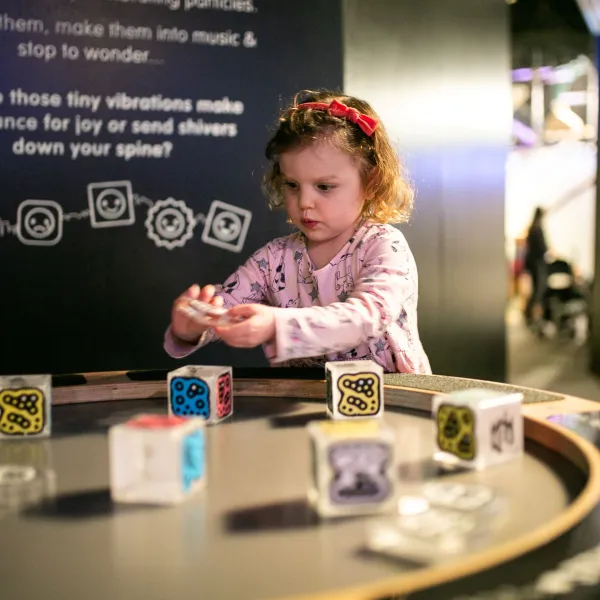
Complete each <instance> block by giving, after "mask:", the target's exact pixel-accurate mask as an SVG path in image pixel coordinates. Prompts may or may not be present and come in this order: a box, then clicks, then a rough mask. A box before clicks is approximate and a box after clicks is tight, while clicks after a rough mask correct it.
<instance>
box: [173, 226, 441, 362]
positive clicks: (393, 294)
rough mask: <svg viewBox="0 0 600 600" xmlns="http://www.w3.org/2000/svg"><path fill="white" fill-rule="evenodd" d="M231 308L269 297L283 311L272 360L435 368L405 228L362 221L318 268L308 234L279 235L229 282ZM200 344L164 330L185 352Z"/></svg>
mask: <svg viewBox="0 0 600 600" xmlns="http://www.w3.org/2000/svg"><path fill="white" fill-rule="evenodd" d="M217 290H218V291H217V294H218V295H220V296H222V298H223V300H224V305H225V307H231V306H234V305H236V304H242V303H246V304H247V303H262V304H266V305H269V306H274V307H279V308H281V309H285V310H278V311H276V313H275V315H276V317H275V319H276V336H275V339H274V340H272V341H271V342H268V343H267V344H265V345H264V351H265V355H266V357H267V359H268V360H269V361H270V363H271V365H273V366H305V367H316V366H323V365H324V363H325V362H326V361H332V360H337V361H339V360H360V359H371V360H374V361H375V362H377V363H379V364H380V365H382V366H383V368H384V370H385V371H387V372H401V373H431V367H430V365H429V360H428V358H427V355H426V354H425V351H424V350H423V346H422V344H421V340H420V339H419V331H418V326H417V302H418V274H417V266H416V264H415V260H414V257H413V255H412V252H411V250H410V248H409V246H408V243H407V241H406V239H405V237H404V235H403V234H402V233H401V232H400V231H399V230H398V229H396V228H395V227H392V226H391V225H379V224H373V223H369V222H366V223H363V224H361V225H360V226H359V227H358V229H357V230H356V232H355V234H354V235H353V237H352V238H351V239H350V240H349V241H348V242H347V244H346V245H345V246H344V247H343V248H342V250H341V251H340V252H339V253H338V255H337V256H336V257H335V258H333V259H332V260H331V262H330V263H329V264H328V265H326V266H325V267H323V268H321V269H315V267H314V266H313V264H312V262H311V259H310V257H309V255H308V252H307V250H306V246H305V243H304V236H303V234H301V233H294V234H291V235H288V236H285V237H281V238H277V239H275V240H273V241H272V242H270V243H269V244H267V245H266V246H264V247H263V248H261V249H260V250H258V251H257V252H255V253H254V254H253V255H252V256H251V257H250V258H249V259H248V261H247V262H246V263H245V264H244V265H242V266H241V267H240V268H239V269H237V271H235V272H234V273H233V274H232V275H231V276H230V277H229V278H228V279H227V280H226V281H225V283H224V284H223V285H221V286H217ZM216 339H217V336H216V334H215V333H214V331H213V330H208V331H206V332H205V333H204V335H203V336H202V337H201V339H200V340H199V342H198V343H197V344H195V345H194V344H186V343H185V342H183V341H182V340H179V339H177V338H175V337H174V336H173V335H172V333H171V331H170V328H169V329H167V332H166V334H165V350H166V351H167V352H168V353H169V354H170V355H171V356H173V357H175V358H183V357H185V356H188V355H189V354H191V353H192V352H194V351H195V350H196V349H197V348H200V347H202V346H204V345H206V344H207V343H209V342H211V341H214V340H216Z"/></svg>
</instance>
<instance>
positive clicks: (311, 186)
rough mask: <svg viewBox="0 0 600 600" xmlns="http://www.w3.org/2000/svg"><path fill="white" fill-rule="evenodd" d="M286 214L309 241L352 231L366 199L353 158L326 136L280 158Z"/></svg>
mask: <svg viewBox="0 0 600 600" xmlns="http://www.w3.org/2000/svg"><path fill="white" fill-rule="evenodd" d="M279 166H280V169H281V176H282V178H283V182H284V185H283V195H284V199H285V208H286V210H287V213H288V216H289V217H290V219H291V221H292V222H293V223H294V225H295V226H296V227H298V229H300V231H302V232H303V233H304V234H305V235H306V237H307V238H308V240H309V242H312V243H313V244H314V243H321V242H327V241H330V240H333V239H338V238H340V237H341V236H344V235H346V234H347V235H348V236H350V235H352V233H353V231H354V227H355V225H356V222H357V220H358V218H359V217H360V214H361V210H362V207H363V205H364V202H365V190H364V186H363V183H362V180H361V176H360V171H359V169H358V167H357V166H356V164H355V163H354V161H353V160H352V158H351V157H350V156H349V155H348V154H346V153H345V152H342V151H341V150H339V149H338V148H336V147H335V146H334V145H333V144H332V143H331V142H329V141H327V140H326V139H317V140H316V141H315V142H313V143H312V144H310V145H309V146H305V147H302V148H298V149H296V150H290V151H288V152H284V153H283V154H282V155H281V157H280V160H279Z"/></svg>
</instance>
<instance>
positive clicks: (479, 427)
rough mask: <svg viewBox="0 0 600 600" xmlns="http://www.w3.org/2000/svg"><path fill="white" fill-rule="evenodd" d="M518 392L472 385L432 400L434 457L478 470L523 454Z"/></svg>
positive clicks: (444, 461)
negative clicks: (478, 387)
mask: <svg viewBox="0 0 600 600" xmlns="http://www.w3.org/2000/svg"><path fill="white" fill-rule="evenodd" d="M522 398H523V396H522V394H521V393H514V392H513V391H512V390H507V392H503V391H499V390H491V389H477V388H471V389H466V390H460V391H456V392H452V393H450V394H444V395H441V394H440V395H438V396H436V397H435V398H434V400H433V418H434V424H435V446H436V452H435V454H434V458H435V459H436V460H437V461H439V462H442V463H450V464H452V465H458V466H462V467H467V468H471V469H476V470H481V469H485V468H487V467H490V466H492V465H495V464H499V463H503V462H506V461H508V460H512V459H514V458H518V457H519V456H521V454H522V453H523V441H524V436H523V417H522V416H521V401H522Z"/></svg>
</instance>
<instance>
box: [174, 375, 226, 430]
mask: <svg viewBox="0 0 600 600" xmlns="http://www.w3.org/2000/svg"><path fill="white" fill-rule="evenodd" d="M167 381H168V386H169V414H170V415H174V416H178V417H202V418H204V419H206V422H207V423H208V424H209V425H212V424H214V423H219V422H220V421H223V419H227V418H228V417H230V416H231V415H232V414H233V378H232V374H231V367H210V366H192V365H190V366H187V367H181V368H179V369H177V370H175V371H171V372H170V373H169V374H168V377H167Z"/></svg>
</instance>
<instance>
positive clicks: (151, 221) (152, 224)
mask: <svg viewBox="0 0 600 600" xmlns="http://www.w3.org/2000/svg"><path fill="white" fill-rule="evenodd" d="M144 225H145V226H146V230H147V231H148V237H149V238H150V239H151V240H152V241H153V242H154V243H155V244H156V245H157V246H158V247H159V248H167V250H173V248H182V247H183V246H185V244H186V242H187V241H188V240H189V239H190V238H191V237H192V235H194V227H195V225H196V220H195V218H194V213H193V212H192V210H191V208H189V207H188V206H186V204H185V202H183V200H175V199H173V198H167V199H166V200H157V201H156V202H155V203H154V205H153V206H152V208H150V210H149V211H148V215H147V216H146V220H145V222H144Z"/></svg>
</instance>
